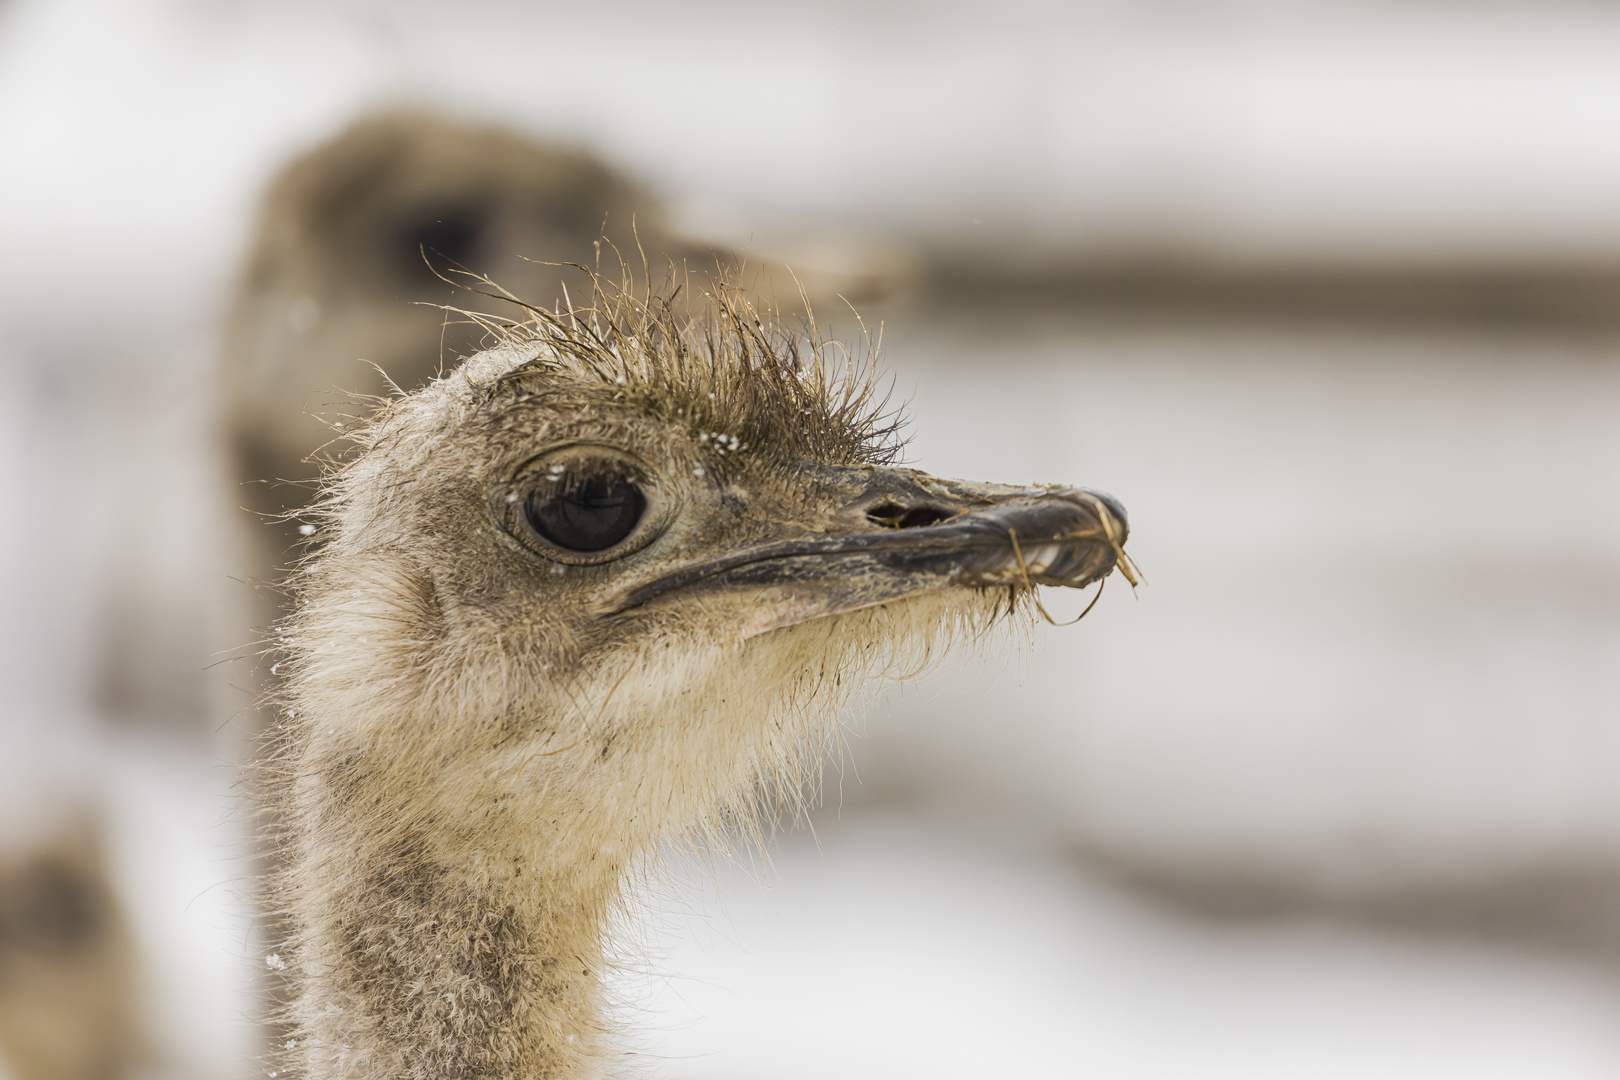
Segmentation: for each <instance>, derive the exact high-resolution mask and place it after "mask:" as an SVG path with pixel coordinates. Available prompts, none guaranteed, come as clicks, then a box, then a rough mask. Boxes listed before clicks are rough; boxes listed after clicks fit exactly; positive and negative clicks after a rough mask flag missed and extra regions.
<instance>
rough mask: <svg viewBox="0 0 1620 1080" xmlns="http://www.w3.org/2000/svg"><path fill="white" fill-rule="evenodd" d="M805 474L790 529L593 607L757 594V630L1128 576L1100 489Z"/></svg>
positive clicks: (612, 609)
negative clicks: (815, 514) (979, 590)
mask: <svg viewBox="0 0 1620 1080" xmlns="http://www.w3.org/2000/svg"><path fill="white" fill-rule="evenodd" d="M812 480H813V481H814V482H815V483H816V484H817V486H818V487H819V488H820V493H821V494H822V495H823V496H826V498H824V499H823V500H822V501H823V503H824V505H825V506H826V507H827V509H826V510H824V511H823V512H822V513H821V515H820V517H819V518H818V519H817V520H814V521H810V522H805V523H803V524H802V525H801V526H800V528H799V530H797V531H799V532H800V533H801V534H800V535H797V536H793V537H791V538H785V539H781V540H775V541H766V542H763V543H759V544H755V545H752V546H748V547H743V548H739V549H738V550H735V551H731V552H727V553H725V554H723V555H720V556H718V557H715V558H711V559H706V560H702V561H698V562H694V563H691V564H688V565H686V566H683V567H680V568H678V569H676V570H674V571H672V572H667V573H663V574H661V575H660V576H658V577H656V578H654V579H652V580H648V581H643V582H640V583H634V584H630V585H628V586H625V587H622V588H620V589H617V590H615V591H613V592H612V593H609V594H608V595H605V596H603V597H601V598H600V599H599V600H598V601H597V603H596V605H595V606H596V607H597V609H598V610H599V611H601V612H602V613H603V614H617V613H622V612H628V611H631V610H633V609H636V608H640V607H642V606H643V605H646V604H649V603H652V602H653V601H656V600H658V599H659V598H660V597H665V596H669V595H670V594H691V593H693V592H702V593H704V594H713V593H717V592H749V593H758V592H760V591H762V590H764V591H769V592H771V593H773V594H775V597H776V600H777V602H776V603H774V604H770V605H767V606H768V607H770V608H772V609H773V610H774V611H775V612H776V614H775V615H773V616H771V617H768V618H765V619H763V620H762V622H761V625H760V627H759V628H758V630H763V629H770V628H774V627H777V626H784V625H790V624H792V623H796V622H804V621H807V620H808V619H812V618H817V617H820V616H824V615H835V614H840V613H843V612H848V611H854V610H857V609H859V608H865V607H871V606H873V605H876V604H883V603H888V602H889V601H892V600H898V599H902V598H904V597H907V596H913V595H917V594H920V593H928V592H937V591H940V590H944V589H953V588H974V587H983V586H991V585H1001V586H1009V585H1010V586H1013V587H1015V588H1017V587H1024V588H1033V587H1034V586H1036V585H1062V586H1067V587H1069V588H1080V587H1082V586H1084V585H1088V584H1090V583H1091V582H1094V581H1097V580H1099V579H1100V578H1103V577H1106V576H1107V575H1108V574H1109V573H1110V572H1112V570H1113V569H1114V567H1115V566H1116V565H1123V566H1125V567H1126V570H1127V576H1129V561H1128V560H1127V559H1126V558H1125V555H1124V544H1125V540H1126V537H1127V536H1128V535H1129V525H1128V522H1127V519H1126V516H1125V508H1124V507H1123V506H1121V505H1120V504H1119V502H1118V501H1117V500H1115V499H1114V498H1113V497H1112V496H1109V495H1106V494H1104V493H1102V492H1098V491H1090V490H1087V489H1085V488H1070V487H1052V488H1044V487H1041V488H1027V487H1024V488H1020V487H1008V486H1005V485H999V484H973V483H964V482H961V481H950V480H939V479H936V478H934V477H931V476H928V475H927V474H925V473H920V472H916V471H915V470H911V469H879V468H833V467H821V468H818V469H816V470H815V472H814V475H813V476H812ZM761 614H762V615H763V614H764V613H763V612H762V613H761ZM756 632H757V630H756Z"/></svg>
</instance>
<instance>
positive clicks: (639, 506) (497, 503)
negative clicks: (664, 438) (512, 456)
mask: <svg viewBox="0 0 1620 1080" xmlns="http://www.w3.org/2000/svg"><path fill="white" fill-rule="evenodd" d="M493 508H494V510H495V513H496V517H497V518H498V519H499V521H500V523H501V526H502V527H503V528H504V529H505V530H506V531H507V532H508V533H510V534H511V535H512V536H514V537H515V538H516V539H518V540H519V541H521V542H522V543H523V545H524V546H525V547H527V548H529V549H530V550H531V551H533V552H535V553H536V554H538V555H544V556H545V557H546V558H548V559H554V560H556V561H557V562H564V563H574V564H590V563H601V562H607V561H609V560H611V559H617V558H620V557H621V556H624V555H628V554H630V553H631V552H634V551H639V550H640V549H641V548H642V547H644V546H646V545H647V544H648V543H651V542H652V540H653V539H654V538H655V537H656V536H657V535H658V533H659V532H660V531H662V525H663V523H664V520H665V518H666V514H665V507H664V505H663V500H662V499H661V498H660V497H659V490H658V486H657V484H656V482H655V479H654V475H653V473H652V471H651V470H650V469H648V468H647V467H646V466H645V465H643V464H642V463H641V462H639V461H637V460H636V459H635V458H633V457H631V456H630V455H629V454H626V453H624V452H623V451H621V450H618V449H616V448H614V447H610V446H600V445H594V444H588V443H576V444H574V445H571V446H564V447H558V448H555V449H553V450H551V451H548V452H546V453H544V454H541V455H540V456H539V457H536V458H533V459H531V460H530V461H529V462H528V463H527V464H525V465H524V466H523V468H522V469H520V470H519V472H518V475H517V476H516V477H515V478H514V479H513V480H512V481H511V482H510V483H508V484H506V485H504V486H503V487H501V488H500V489H498V490H497V492H496V498H495V500H494V504H493Z"/></svg>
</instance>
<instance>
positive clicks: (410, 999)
mask: <svg viewBox="0 0 1620 1080" xmlns="http://www.w3.org/2000/svg"><path fill="white" fill-rule="evenodd" d="M317 775H319V773H317ZM334 786H335V785H332V784H321V783H312V784H310V785H309V786H306V787H305V788H303V790H302V792H301V794H300V796H299V798H298V803H299V805H298V806H297V807H296V810H297V813H296V817H297V818H298V819H299V820H300V821H301V822H302V823H303V827H302V828H300V829H298V830H297V831H298V835H299V839H298V846H299V849H300V850H299V851H298V860H297V862H298V865H297V867H296V869H295V872H294V875H292V877H291V878H290V879H289V882H290V884H291V885H292V888H293V894H292V895H293V896H294V897H296V900H295V902H294V903H293V905H292V908H293V914H294V916H295V921H296V923H297V924H298V931H299V932H298V935H297V942H298V945H297V948H296V949H295V951H294V958H295V960H296V962H297V963H298V965H299V968H298V971H299V973H300V975H301V979H302V987H301V991H300V994H299V997H298V1000H297V1002H296V1004H295V1005H294V1017H295V1019H296V1021H297V1023H296V1027H297V1028H298V1029H299V1034H298V1035H297V1036H295V1038H294V1039H293V1042H294V1044H298V1043H300V1042H301V1043H302V1045H301V1046H299V1047H298V1049H297V1050H296V1051H295V1053H296V1056H297V1057H298V1058H300V1059H301V1062H300V1063H301V1064H302V1066H303V1071H304V1073H305V1074H306V1075H307V1076H308V1077H310V1078H311V1080H327V1078H329V1077H339V1076H341V1077H344V1078H360V1077H364V1078H371V1077H377V1078H381V1077H385V1076H386V1077H389V1078H399V1077H411V1078H422V1080H426V1078H428V1077H434V1078H442V1077H486V1076H488V1077H493V1076H501V1077H521V1078H524V1080H539V1078H559V1080H560V1078H574V1077H580V1076H585V1075H591V1074H592V1073H594V1071H595V1069H594V1065H595V1063H596V1062H598V1061H600V1060H601V1057H602V1055H603V1054H604V1053H605V1051H606V1046H605V1042H604V1035H605V1023H604V1015H603V1004H602V990H601V967H602V960H603V953H604V944H603V940H604V936H605V933H606V929H607V923H608V920H609V917H610V914H611V913H612V912H613V911H614V909H615V905H616V902H617V899H618V896H619V893H620V890H621V882H622V878H623V872H622V866H623V863H622V861H621V860H620V859H618V858H617V857H615V856H614V855H613V854H612V850H613V849H612V847H611V846H608V847H606V848H604V845H603V844H602V843H601V839H600V837H599V836H598V835H596V830H595V829H591V828H586V829H583V830H581V828H580V825H581V822H582V820H584V819H582V817H581V816H580V815H578V814H574V815H570V814H569V813H568V810H569V809H570V808H569V807H566V806H563V805H561V804H555V805H553V806H552V807H551V808H550V809H549V810H548V809H547V808H546V807H544V806H536V805H535V804H532V803H531V804H529V805H527V806H525V807H522V808H521V809H519V808H517V807H514V806H512V805H510V804H511V800H510V799H507V800H506V803H505V805H504V807H503V801H502V799H501V797H500V793H499V792H496V791H493V790H482V789H481V788H480V787H479V786H478V785H477V784H473V785H470V786H469V785H465V784H463V785H459V786H456V785H449V786H448V787H449V789H450V790H452V791H453V793H454V796H455V798H454V799H453V800H449V802H450V803H452V804H459V805H446V803H445V802H443V801H441V802H440V803H439V804H437V805H434V806H432V807H431V808H428V809H423V807H422V805H421V804H423V803H426V802H432V798H431V797H429V796H425V795H424V794H423V787H424V786H427V787H429V788H431V787H432V784H431V782H430V781H429V779H428V778H427V777H424V776H419V775H418V776H408V775H397V774H396V775H376V776H371V777H369V778H367V777H364V776H361V777H359V778H358V779H357V778H356V777H355V776H354V775H353V773H352V770H351V772H350V774H348V775H346V776H345V780H344V785H343V786H344V790H342V791H337V790H334ZM445 788H446V786H445V785H441V787H440V792H441V793H442V791H443V790H445ZM571 801H573V802H575V804H576V805H577V804H578V801H577V800H571ZM570 817H572V819H573V824H572V825H570V824H569V823H568V820H567V819H568V818H570ZM537 822H538V823H541V824H539V825H536V824H535V823H537Z"/></svg>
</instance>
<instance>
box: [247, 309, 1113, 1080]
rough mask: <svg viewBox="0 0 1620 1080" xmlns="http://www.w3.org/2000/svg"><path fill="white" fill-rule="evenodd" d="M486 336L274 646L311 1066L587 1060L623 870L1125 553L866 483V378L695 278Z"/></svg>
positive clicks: (1034, 507)
mask: <svg viewBox="0 0 1620 1080" xmlns="http://www.w3.org/2000/svg"><path fill="white" fill-rule="evenodd" d="M501 337H502V340H501V343H500V344H499V345H498V346H497V347H496V348H494V349H491V350H490V351H487V352H484V353H482V354H480V355H478V356H476V357H474V358H473V359H471V360H469V361H468V362H467V363H466V364H464V365H463V366H462V367H461V368H460V369H458V370H456V371H454V372H452V373H451V374H449V375H447V376H445V377H443V378H441V379H439V380H437V381H435V382H433V383H432V384H430V385H429V386H427V387H425V388H424V389H422V390H420V391H418V392H416V393H414V394H411V395H409V396H406V397H403V398H401V399H398V400H396V401H394V402H392V403H391V404H389V405H387V406H386V407H385V408H383V409H382V411H381V412H380V413H379V414H378V416H377V417H376V418H375V420H374V421H373V422H372V424H371V425H370V427H369V428H368V429H367V430H366V431H365V432H364V433H363V435H362V436H361V442H362V444H363V445H362V450H361V452H360V453H359V454H358V455H357V456H356V457H355V459H354V460H353V461H352V462H351V463H349V464H348V465H346V466H345V467H344V468H343V469H342V470H341V471H340V472H338V473H337V474H336V475H335V476H334V477H333V478H332V480H331V481H330V485H329V488H328V492H327V496H326V499H325V501H324V503H323V504H322V507H321V509H320V510H319V511H318V513H319V514H320V515H321V516H320V522H321V523H320V525H319V536H318V542H319V547H318V550H317V551H316V552H315V553H314V554H313V555H312V556H311V557H310V558H309V560H308V561H307V562H306V564H305V567H304V569H303V570H302V571H301V574H300V577H299V579H298V580H297V581H296V583H295V587H296V590H297V595H298V604H297V608H296V610H295V612H294V613H293V614H292V615H291V616H290V617H289V618H288V620H287V621H286V623H285V625H284V627H283V632H282V639H283V648H284V649H285V650H286V656H285V658H284V659H283V660H282V661H281V663H282V664H283V665H285V668H284V670H285V671H286V672H287V674H288V678H287V681H286V683H285V688H284V690H283V692H282V707H283V717H284V718H283V722H282V727H281V730H280V736H279V737H280V750H279V756H278V759H277V765H276V768H275V776H276V779H275V780H274V785H275V789H276V790H275V798H276V800H277V801H278V803H279V806H280V809H281V811H282V820H283V822H284V825H285V829H286V833H285V847H284V856H285V860H284V869H283V871H282V872H281V876H280V879H279V897H280V899H281V901H282V903H283V905H284V907H285V910H286V912H287V914H288V916H289V918H290V921H291V924H292V932H291V935H290V938H289V945H288V947H287V948H286V949H285V950H283V952H281V953H278V954H277V960H276V963H289V962H290V963H292V964H294V966H295V967H294V970H295V971H296V972H297V974H298V976H299V978H298V980H297V981H298V982H299V983H300V987H299V994H298V997H297V999H296V1002H295V1004H294V1005H293V1007H292V1012H291V1022H292V1025H293V1027H294V1028H295V1029H296V1030H294V1031H293V1032H292V1033H291V1034H290V1035H289V1037H288V1040H287V1043H288V1045H289V1046H290V1047H293V1048H295V1049H294V1055H295V1057H296V1058H297V1059H298V1062H297V1063H296V1064H300V1065H301V1066H302V1068H303V1069H304V1070H306V1071H308V1072H309V1073H311V1074H313V1075H316V1076H328V1075H339V1074H341V1075H345V1076H348V1075H356V1076H360V1075H363V1076H372V1075H376V1076H383V1075H388V1076H407V1075H408V1076H423V1077H426V1076H447V1075H485V1074H486V1073H490V1072H493V1071H495V1070H501V1071H502V1072H503V1073H505V1074H509V1075H520V1076H575V1075H583V1074H585V1073H587V1072H589V1071H590V1069H591V1068H592V1067H593V1063H595V1062H599V1061H600V1060H601V1057H602V1055H603V1054H604V1053H605V1052H606V1048H607V1047H608V1046H609V1044H610V1042H611V1040H609V1039H607V1038H606V1037H605V1035H606V1033H605V1031H604V1021H603V1019H602V1018H603V1013H602V1006H601V1002H600V993H601V991H600V987H599V977H600V969H601V966H602V962H603V955H604V953H603V937H604V933H605V930H604V928H605V927H606V926H607V924H608V920H609V916H610V915H611V913H612V911H613V908H614V905H615V903H616V901H617V899H618V897H619V895H620V883H621V881H622V880H623V879H624V877H625V875H626V873H627V871H629V870H631V869H633V868H635V867H636V865H637V863H638V861H640V860H643V859H645V858H647V857H649V856H651V855H653V854H655V853H656V851H657V850H658V847H659V845H660V843H661V842H663V841H666V840H672V839H680V838H683V837H686V836H689V835H691V834H693V833H694V831H702V830H705V829H711V830H712V829H724V828H727V827H729V826H732V825H734V824H735V823H736V822H737V821H739V820H744V821H746V820H747V818H748V817H749V814H750V807H752V806H753V805H755V804H756V801H755V800H756V795H757V793H758V791H759V790H760V786H761V784H762V783H763V784H765V785H766V786H770V785H772V784H774V785H775V786H776V787H777V788H778V789H780V790H786V791H789V792H792V791H797V790H798V788H799V785H800V783H801V781H802V780H803V779H804V778H805V777H806V776H807V772H808V770H810V769H813V768H814V766H815V765H816V763H817V762H818V760H819V758H818V750H819V746H820V743H821V741H822V740H823V738H824V737H825V735H826V734H827V733H828V731H829V730H830V728H829V721H830V720H831V719H832V718H833V717H834V716H835V715H836V712H837V709H838V707H839V705H840V704H841V703H842V702H843V701H844V700H845V699H846V698H847V697H848V696H849V694H850V693H851V692H852V691H853V690H855V689H857V688H858V687H859V686H860V685H861V684H862V683H863V682H864V681H865V680H867V679H868V678H869V677H871V676H873V675H880V674H883V673H885V672H888V671H893V670H895V669H896V668H897V667H904V668H910V667H912V666H913V665H914V663H915V662H916V661H917V660H919V659H920V658H925V657H926V656H927V655H928V654H929V653H930V652H931V651H932V650H934V648H935V647H936V646H937V645H940V644H942V643H943V642H944V640H945V639H946V638H948V637H949V636H951V635H952V634H954V633H959V632H967V633H977V632H980V631H982V630H984V629H986V628H988V627H989V626H990V625H991V624H992V623H993V622H994V621H995V620H996V619H997V618H998V616H1001V615H1004V614H1006V613H1008V612H1009V611H1011V610H1013V609H1015V607H1016V606H1017V604H1018V601H1019V599H1020V598H1021V597H1027V596H1029V595H1030V594H1031V593H1032V591H1033V589H1034V588H1035V586H1037V585H1041V584H1047V585H1060V586H1081V585H1085V584H1087V583H1090V582H1093V581H1096V580H1098V579H1099V578H1101V577H1103V576H1105V575H1106V574H1108V573H1109V572H1110V571H1111V570H1112V569H1113V568H1114V567H1115V566H1116V565H1118V564H1119V562H1120V560H1121V559H1122V558H1123V555H1122V551H1121V546H1120V545H1121V544H1122V543H1123V541H1124V539H1125V531H1126V526H1125V515H1124V511H1123V510H1122V509H1121V508H1120V507H1119V505H1118V504H1117V503H1115V502H1113V501H1112V500H1111V499H1109V498H1108V497H1107V496H1103V495H1100V494H1096V493H1092V492H1088V491H1085V490H1083V489H1078V488H1061V487H1054V488H1027V487H1005V486H995V485H986V484H976V483H966V482H961V481H947V480H940V479H936V478H933V477H930V476H928V475H926V474H924V473H921V472H917V471H914V470H912V469H907V468H899V467H896V466H895V465H894V464H893V458H894V457H895V456H896V442H895V438H894V434H895V423H894V418H893V417H892V415H888V414H885V413H884V411H883V409H882V408H881V405H880V403H879V402H877V401H876V400H875V399H874V397H873V394H872V389H871V384H870V383H869V382H868V381H867V380H866V379H865V378H864V377H863V375H862V373H861V372H860V371H858V370H854V369H852V368H851V367H849V366H848V365H841V364H835V363H833V362H832V360H831V358H830V355H829V350H828V348H827V347H826V346H825V345H823V344H821V343H818V342H814V341H811V342H808V343H805V342H800V341H796V340H795V339H794V338H793V337H791V336H785V335H780V334H777V333H775V332H774V331H772V330H770V329H768V328H766V327H765V326H763V325H762V324H761V322H760V320H759V319H758V318H757V317H756V315H755V313H754V312H753V310H752V309H750V308H749V307H748V306H747V304H746V303H745V302H744V301H741V300H739V299H738V298H736V297H735V296H733V295H731V294H728V293H726V292H724V291H722V292H721V293H720V295H719V296H718V298H717V302H716V305H715V308H714V310H713V312H712V313H711V317H710V318H708V320H707V321H703V320H699V321H698V322H695V323H691V322H686V321H684V320H683V319H682V318H678V317H676V316H674V315H672V314H669V313H668V312H661V311H657V310H650V309H648V308H646V307H644V306H640V305H637V304H635V303H632V302H629V301H626V300H622V299H621V300H618V301H615V302H611V303H610V302H608V301H607V300H606V299H605V298H604V297H602V296H601V294H600V293H599V294H598V306H597V307H596V308H595V309H594V310H592V311H589V312H581V313H577V314H575V315H565V316H562V317H552V316H547V315H545V314H544V313H543V312H542V313H538V314H537V317H536V319H535V321H533V322H532V323H529V324H527V325H525V326H521V327H512V328H505V329H504V330H502V332H501ZM273 966H274V965H273Z"/></svg>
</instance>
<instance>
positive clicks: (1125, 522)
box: [1080, 488, 1131, 540]
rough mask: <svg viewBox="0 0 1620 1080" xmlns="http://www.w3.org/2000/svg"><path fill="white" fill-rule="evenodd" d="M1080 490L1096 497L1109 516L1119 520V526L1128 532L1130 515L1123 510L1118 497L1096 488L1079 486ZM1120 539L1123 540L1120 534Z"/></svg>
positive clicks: (1122, 504)
mask: <svg viewBox="0 0 1620 1080" xmlns="http://www.w3.org/2000/svg"><path fill="white" fill-rule="evenodd" d="M1080 490H1081V491H1084V492H1085V493H1086V494H1087V495H1090V496H1091V497H1092V498H1093V499H1096V500H1097V501H1098V502H1099V503H1101V504H1102V505H1103V508H1104V509H1106V510H1107V511H1108V514H1109V516H1110V517H1112V518H1113V519H1114V520H1115V521H1117V522H1119V524H1120V526H1121V527H1123V528H1124V530H1125V531H1126V532H1127V533H1129V532H1130V530H1131V519H1130V515H1129V514H1127V513H1126V512H1125V504H1124V503H1122V502H1120V501H1119V499H1118V498H1116V497H1115V496H1113V495H1110V494H1109V493H1108V492H1106V491H1098V490H1097V489H1096V488H1081V489H1080ZM1120 539H1121V540H1124V537H1123V536H1122V537H1120Z"/></svg>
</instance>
